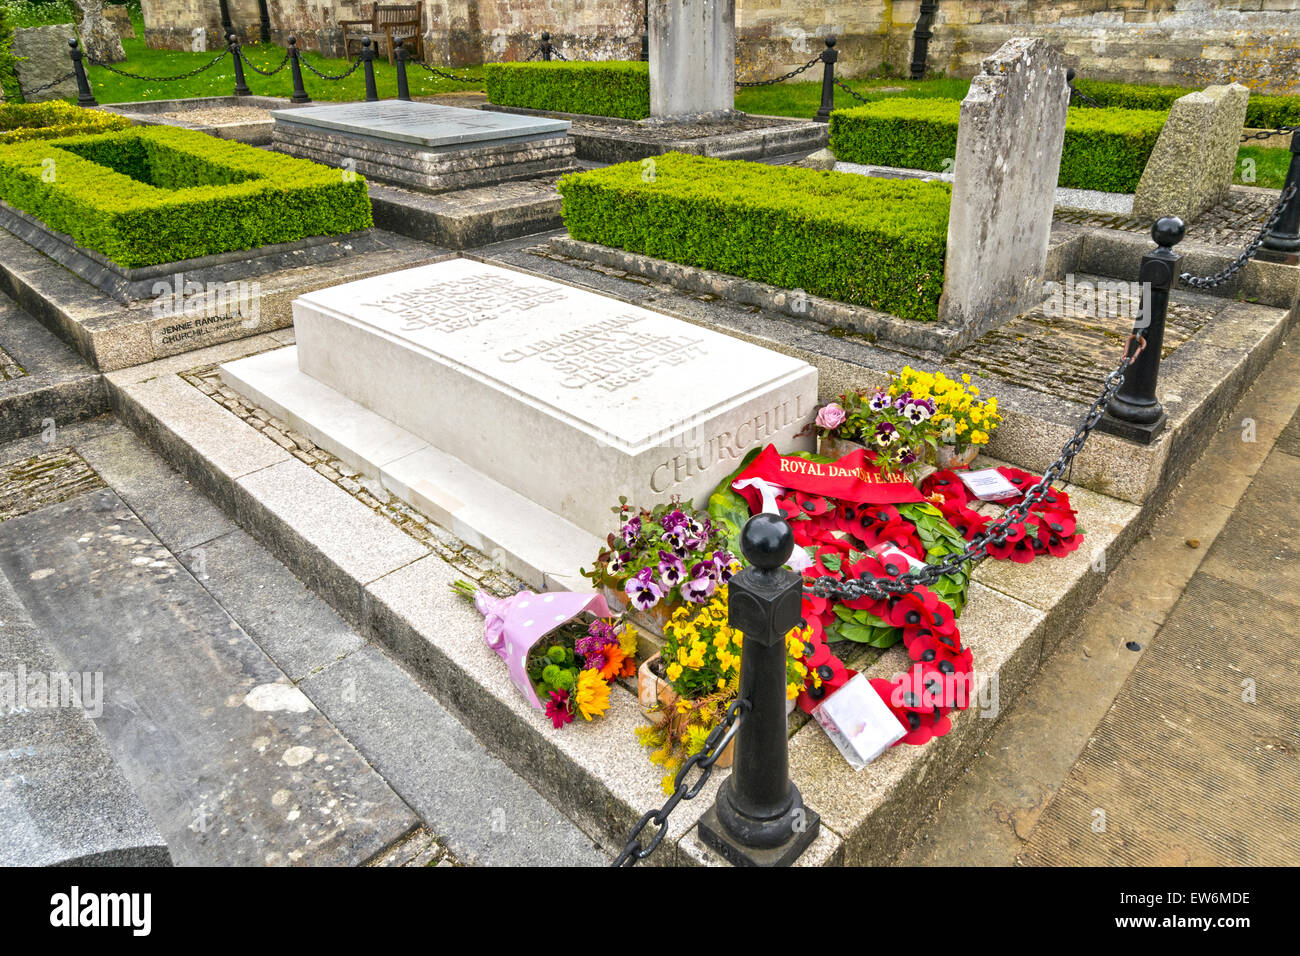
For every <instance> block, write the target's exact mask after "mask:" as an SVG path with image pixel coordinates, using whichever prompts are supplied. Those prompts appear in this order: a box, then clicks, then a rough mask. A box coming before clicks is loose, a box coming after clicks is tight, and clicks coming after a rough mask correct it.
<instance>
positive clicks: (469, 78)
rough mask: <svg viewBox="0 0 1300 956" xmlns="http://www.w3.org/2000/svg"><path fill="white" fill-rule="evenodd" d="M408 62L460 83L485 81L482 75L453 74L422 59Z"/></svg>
mask: <svg viewBox="0 0 1300 956" xmlns="http://www.w3.org/2000/svg"><path fill="white" fill-rule="evenodd" d="M406 62H407V63H414V64H415V65H416V66H418V67H419V68H420V69H422V70H425V71H426V72H429V73H432V74H433V75H434V76H440V77H442V78H443V79H444V80H456V81H457V82H460V83H482V82H483V78H482V77H481V76H478V77H475V76H456V75H455V74H453V73H448V72H446V71H445V70H440V69H438V68H437V67H434V66H429V64H427V63H424V62H422V61H420V60H407V61H406Z"/></svg>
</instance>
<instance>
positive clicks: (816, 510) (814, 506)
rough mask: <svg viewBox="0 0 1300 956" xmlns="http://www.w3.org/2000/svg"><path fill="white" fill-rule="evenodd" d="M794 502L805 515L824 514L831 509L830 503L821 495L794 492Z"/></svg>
mask: <svg viewBox="0 0 1300 956" xmlns="http://www.w3.org/2000/svg"><path fill="white" fill-rule="evenodd" d="M794 500H795V503H796V504H797V505H798V506H799V508H800V510H802V511H803V513H804V514H807V515H813V516H816V515H824V514H826V513H827V512H828V511H830V510H831V507H832V506H831V503H830V501H828V500H827V499H826V498H824V497H823V496H822V495H809V494H804V493H802V492H795V495H794Z"/></svg>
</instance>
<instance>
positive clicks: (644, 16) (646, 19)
mask: <svg viewBox="0 0 1300 956" xmlns="http://www.w3.org/2000/svg"><path fill="white" fill-rule="evenodd" d="M641 62H642V63H649V62H650V0H641Z"/></svg>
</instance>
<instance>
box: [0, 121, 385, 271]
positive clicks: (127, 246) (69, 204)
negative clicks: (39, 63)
mask: <svg viewBox="0 0 1300 956" xmlns="http://www.w3.org/2000/svg"><path fill="white" fill-rule="evenodd" d="M0 199H3V200H4V201H5V202H6V203H8V204H9V205H11V206H14V207H16V208H18V209H21V210H23V211H25V212H27V213H30V214H31V215H32V216H34V217H35V218H37V219H39V220H40V221H41V222H43V223H45V225H47V226H48V227H49V228H51V229H53V230H55V231H57V232H62V233H66V234H67V235H69V236H71V237H72V238H73V239H74V240H75V241H76V242H77V244H78V245H80V246H82V247H84V248H86V249H93V250H95V251H96V252H99V253H102V254H103V255H105V256H107V257H108V258H109V259H111V260H112V261H113V262H115V263H117V264H118V265H119V266H123V267H126V268H131V267H138V266H148V265H156V264H158V263H163V262H177V261H180V260H182V259H191V258H197V257H200V256H208V255H216V254H218V253H222V252H232V251H235V250H242V249H257V248H260V247H261V246H268V245H273V244H275V243H279V242H291V241H294V240H297V239H303V238H306V237H308V236H327V235H336V234H339V233H346V232H353V231H355V230H358V229H366V228H368V227H370V226H371V225H373V219H372V217H371V211H370V197H369V194H368V193H367V191H366V183H365V180H364V179H363V178H362V177H360V176H358V175H356V174H355V173H345V172H342V171H340V170H337V169H333V168H330V167H328V166H322V165H319V164H318V163H313V162H310V161H308V160H304V159H295V158H293V157H290V156H284V155H282V154H280V153H272V152H269V151H266V150H261V149H255V148H254V147H252V146H246V145H244V144H243V143H237V142H234V141H231V140H224V139H217V138H215V137H212V136H208V135H206V134H204V133H200V132H198V131H196V130H188V129H181V128H178V127H172V126H146V127H139V128H135V129H130V130H126V131H123V132H117V133H104V134H100V135H94V136H89V135H87V136H74V137H69V138H66V139H57V140H46V141H43V142H26V143H14V144H10V145H7V146H0Z"/></svg>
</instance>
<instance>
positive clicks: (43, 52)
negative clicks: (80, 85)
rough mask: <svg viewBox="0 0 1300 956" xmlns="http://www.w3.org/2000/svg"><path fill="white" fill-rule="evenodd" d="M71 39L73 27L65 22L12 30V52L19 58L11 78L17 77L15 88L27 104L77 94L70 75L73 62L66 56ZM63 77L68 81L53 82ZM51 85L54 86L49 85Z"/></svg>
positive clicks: (74, 82)
mask: <svg viewBox="0 0 1300 956" xmlns="http://www.w3.org/2000/svg"><path fill="white" fill-rule="evenodd" d="M72 36H73V29H72V26H71V24H67V23H60V24H55V25H54V26H47V27H20V28H19V29H17V30H15V31H14V46H13V51H14V56H16V57H17V58H18V62H17V63H15V64H14V75H15V76H17V77H18V88H19V89H20V90H22V91H23V98H24V99H25V100H26V101H27V102H28V103H40V102H42V101H43V100H59V99H63V98H64V97H68V96H76V95H77V83H76V81H75V80H74V79H72V75H71V74H72V60H71V59H70V58H69V57H68V40H69V39H71V38H72ZM64 76H66V77H67V79H63V80H60V82H58V83H55V82H54V81H55V80H59V79H60V77H64ZM51 83H54V85H53V86H50V84H51ZM42 87H46V89H42ZM37 90H40V92H36V91H37Z"/></svg>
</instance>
